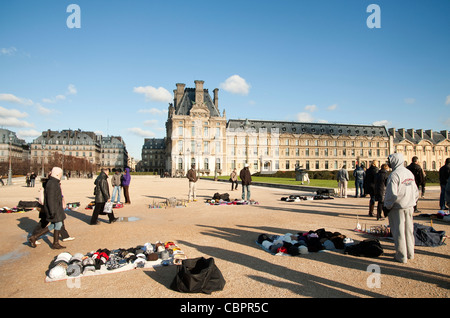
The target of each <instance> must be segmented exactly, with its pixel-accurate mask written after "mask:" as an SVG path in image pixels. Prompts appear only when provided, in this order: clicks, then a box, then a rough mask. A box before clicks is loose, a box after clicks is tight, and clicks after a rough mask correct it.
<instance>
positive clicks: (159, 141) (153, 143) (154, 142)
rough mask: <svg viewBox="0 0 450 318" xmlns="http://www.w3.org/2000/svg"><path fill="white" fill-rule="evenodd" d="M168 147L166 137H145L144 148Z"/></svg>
mask: <svg viewBox="0 0 450 318" xmlns="http://www.w3.org/2000/svg"><path fill="white" fill-rule="evenodd" d="M165 147H166V141H165V138H145V140H144V146H143V147H142V148H143V149H164V148H165Z"/></svg>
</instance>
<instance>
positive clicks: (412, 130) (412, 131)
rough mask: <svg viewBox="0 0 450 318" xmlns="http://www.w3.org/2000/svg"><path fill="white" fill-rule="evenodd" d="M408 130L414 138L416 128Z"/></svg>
mask: <svg viewBox="0 0 450 318" xmlns="http://www.w3.org/2000/svg"><path fill="white" fill-rule="evenodd" d="M407 131H408V134H410V135H411V138H413V139H414V129H413V128H411V129H408V130H407Z"/></svg>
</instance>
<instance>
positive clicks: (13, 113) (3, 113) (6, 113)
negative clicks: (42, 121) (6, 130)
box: [0, 106, 28, 118]
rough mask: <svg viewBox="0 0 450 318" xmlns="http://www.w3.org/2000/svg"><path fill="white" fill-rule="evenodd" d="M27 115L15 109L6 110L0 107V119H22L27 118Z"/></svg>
mask: <svg viewBox="0 0 450 318" xmlns="http://www.w3.org/2000/svg"><path fill="white" fill-rule="evenodd" d="M27 116H28V114H27V113H22V112H20V111H19V110H17V109H6V108H4V107H1V106H0V117H16V118H24V117H27Z"/></svg>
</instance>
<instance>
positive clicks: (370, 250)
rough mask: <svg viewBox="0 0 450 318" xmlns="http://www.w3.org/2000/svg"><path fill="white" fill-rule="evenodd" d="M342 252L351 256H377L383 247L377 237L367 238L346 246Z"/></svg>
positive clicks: (381, 252)
mask: <svg viewBox="0 0 450 318" xmlns="http://www.w3.org/2000/svg"><path fill="white" fill-rule="evenodd" d="M344 252H345V254H350V255H353V256H365V257H378V256H380V255H381V254H383V248H382V247H381V244H380V241H378V240H377V239H368V240H364V241H362V242H360V243H358V244H354V245H349V246H346V247H345V251H344Z"/></svg>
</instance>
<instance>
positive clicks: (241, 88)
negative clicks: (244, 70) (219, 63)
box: [220, 75, 250, 95]
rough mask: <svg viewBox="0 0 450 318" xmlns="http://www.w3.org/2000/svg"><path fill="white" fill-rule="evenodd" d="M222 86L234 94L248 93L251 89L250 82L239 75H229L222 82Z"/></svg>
mask: <svg viewBox="0 0 450 318" xmlns="http://www.w3.org/2000/svg"><path fill="white" fill-rule="evenodd" d="M220 87H221V88H222V89H224V90H225V91H227V92H229V93H232V94H239V95H248V93H249V91H250V84H248V83H247V82H246V81H245V79H243V78H242V77H240V76H239V75H232V76H230V77H228V78H227V79H226V80H225V82H223V83H222V84H220Z"/></svg>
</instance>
